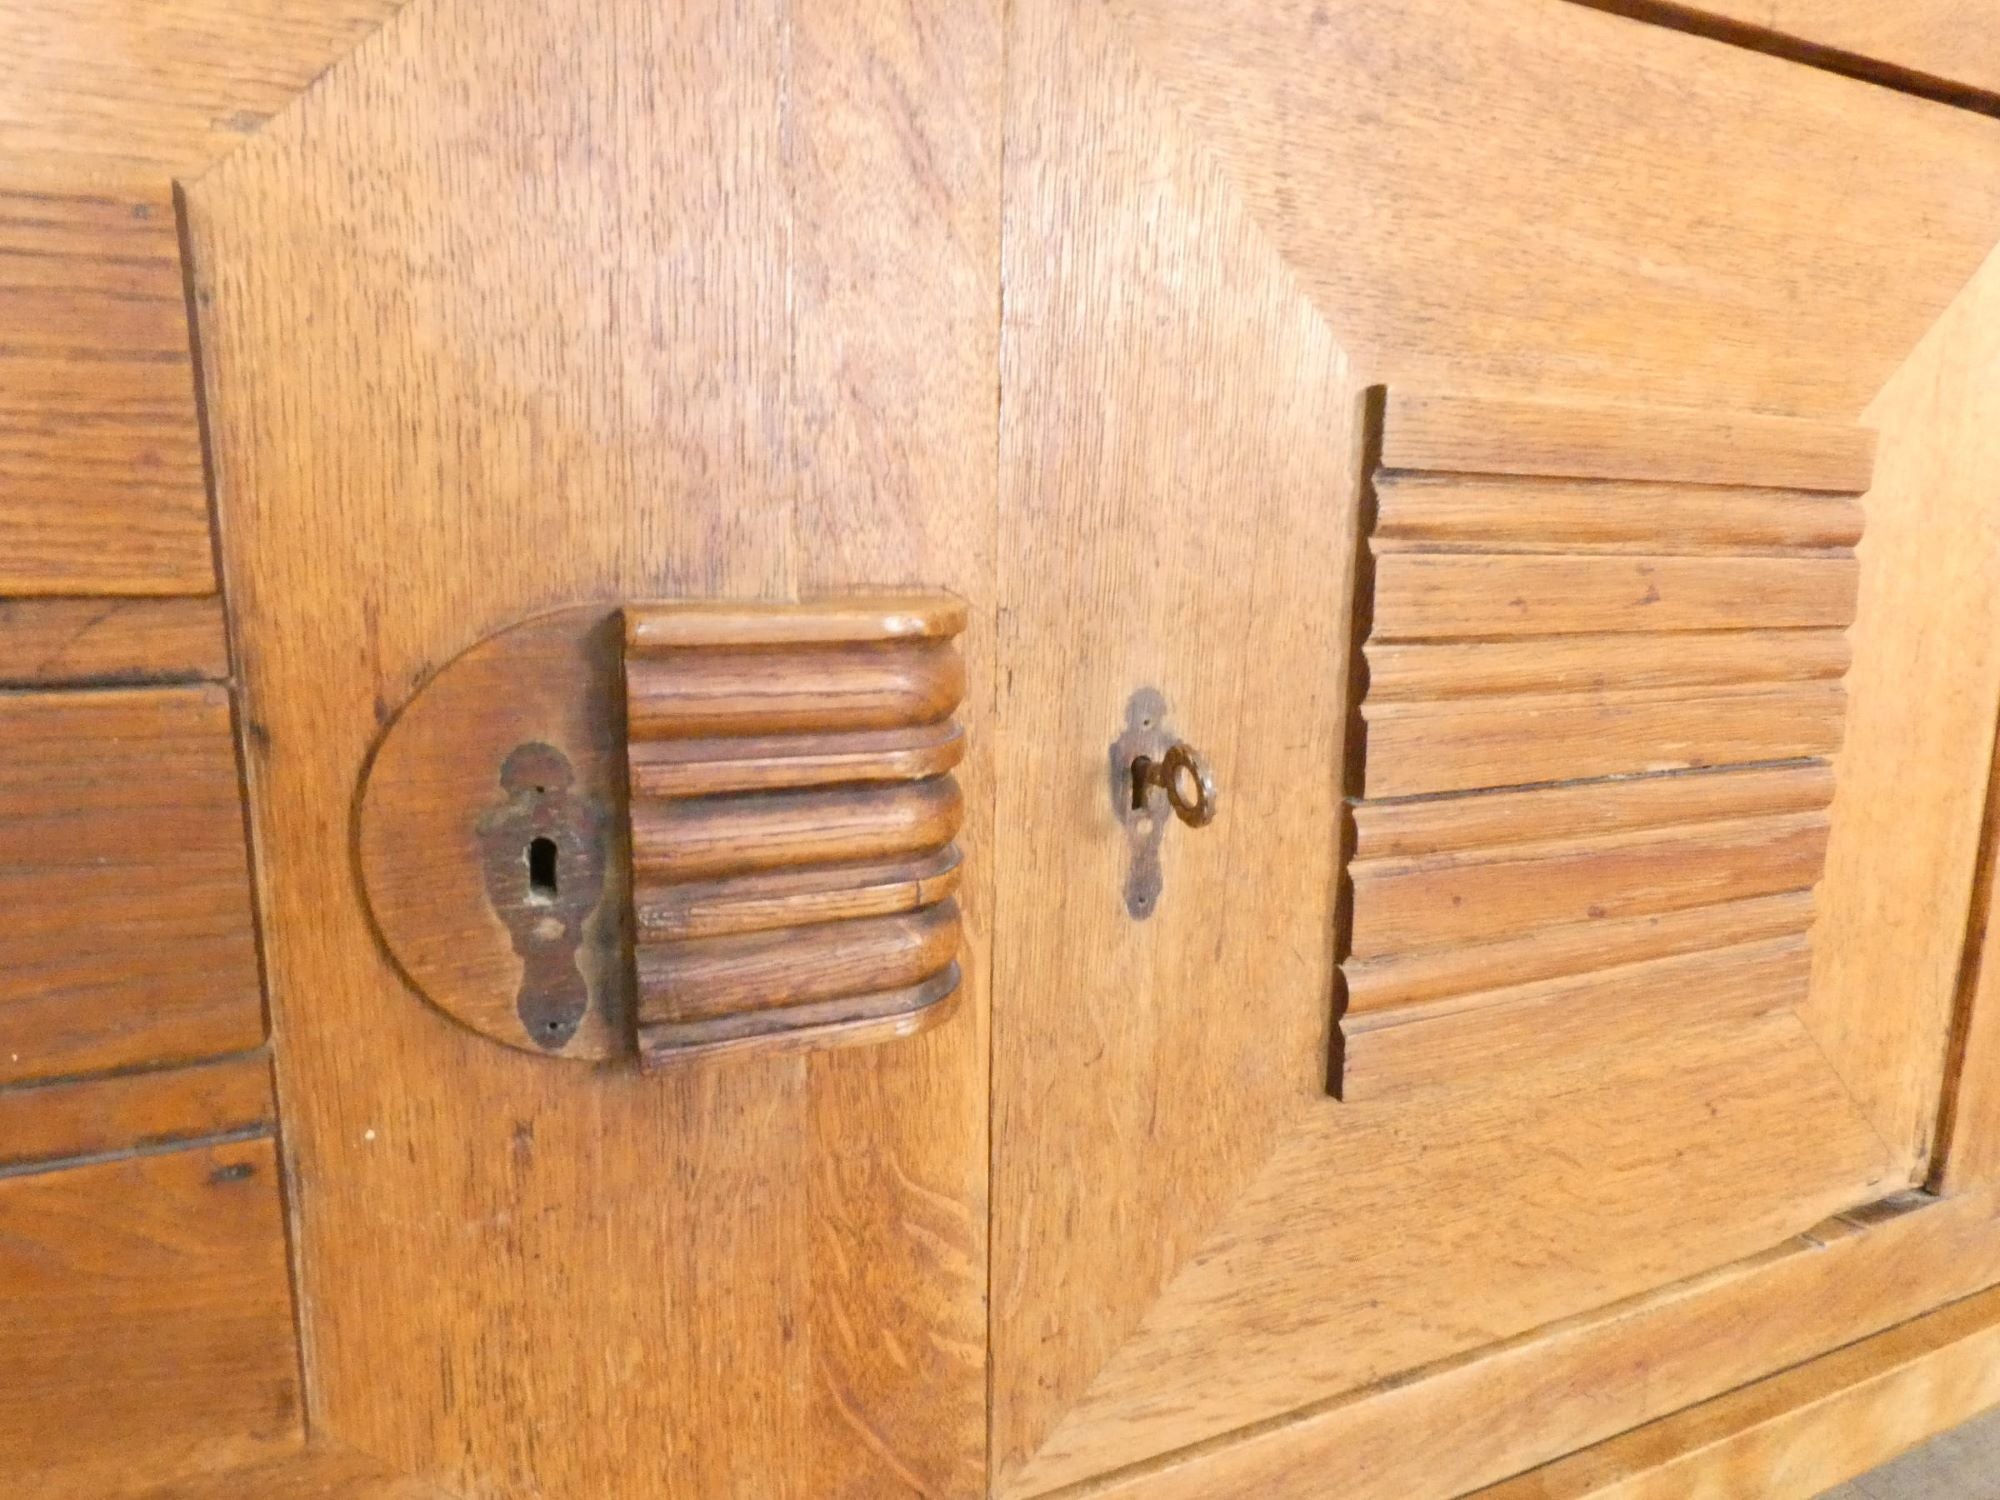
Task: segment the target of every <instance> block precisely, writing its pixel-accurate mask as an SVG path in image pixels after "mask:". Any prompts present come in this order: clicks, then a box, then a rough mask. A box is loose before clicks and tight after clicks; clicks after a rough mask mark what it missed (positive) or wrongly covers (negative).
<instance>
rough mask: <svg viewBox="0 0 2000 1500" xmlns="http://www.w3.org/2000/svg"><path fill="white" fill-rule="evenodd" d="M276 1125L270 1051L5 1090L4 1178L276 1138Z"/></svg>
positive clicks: (1, 1110)
mask: <svg viewBox="0 0 2000 1500" xmlns="http://www.w3.org/2000/svg"><path fill="white" fill-rule="evenodd" d="M275 1120H276V1110H275V1107H274V1105H273V1102H272V1098H271V1060H270V1058H268V1057H267V1056H265V1055H264V1053H262V1052H245V1053H242V1054H240V1055H238V1056H236V1057H228V1058H221V1059H218V1060H217V1061H215V1062H208V1063H198V1064H195V1065H193V1066H190V1067H184V1068H159V1069H150V1070H148V1071H146V1072H141V1073H116V1074H112V1075H110V1076H109V1077H103V1078H79V1079H72V1080H67V1081H64V1082H61V1083H45V1084H39V1085H27V1086H22V1087H15V1088H7V1089H0V1172H5V1171H9V1170H19V1169H22V1168H26V1167H30V1166H38V1165H42V1164H46V1163H48V1162H54V1161H60V1160H63V1159H65V1158H68V1157H79V1156H104V1155H109V1154H111V1153H114V1152H121V1151H133V1150H145V1149H151V1148H154V1147H157V1146H162V1145H166V1144H168V1143H171V1142H174V1141H185V1140H190V1139H194V1138H196V1137H200V1136H218V1135H247V1134H250V1133H252V1132H258V1131H262V1132H265V1133H269V1131H270V1130H271V1127H272V1125H273V1123H274V1122H275Z"/></svg>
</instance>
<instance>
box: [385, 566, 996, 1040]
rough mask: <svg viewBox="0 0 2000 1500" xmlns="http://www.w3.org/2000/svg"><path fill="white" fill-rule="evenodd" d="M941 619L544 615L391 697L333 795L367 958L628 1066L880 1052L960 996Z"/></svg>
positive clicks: (459, 1007) (497, 1024)
mask: <svg viewBox="0 0 2000 1500" xmlns="http://www.w3.org/2000/svg"><path fill="white" fill-rule="evenodd" d="M964 625H965V606H964V604H963V603H962V602H961V601H960V600H958V599H956V598H954V597H952V596H950V595H943V594H924V595H883V596H875V597H865V598H847V599H838V600H830V601H822V602H817V603H808V604H790V605H759V604H726V605H725V604H713V603H668V604H645V605H632V606H626V607H624V608H623V609H618V608H615V607H612V606H584V607H579V608H575V609H568V610H560V611H557V612H555V613H553V614H549V615H543V616H540V617H537V618H536V619H533V620H529V621H526V622H524V623H522V624H520V625H517V626H515V627H513V628H511V629H508V630H505V631H502V632H500V633H498V634H496V635H493V636H490V637H488V638H487V639H486V640H484V641H481V642H480V643H479V644H478V645H476V646H474V647H473V648H472V649H471V650H469V651H467V652H466V653H465V654H463V655H462V656H460V657H458V658H457V659H456V660H454V661H452V662H451V663H449V664H448V665H447V666H445V667H444V668H443V669H442V670H441V671H439V672H438V673H436V674H435V675H434V676H433V677H431V678H430V679H429V681H427V682H426V683H425V684H424V686H423V687H422V688H421V689H419V690H418V692H417V693H416V695H415V696H414V697H413V698H412V699H411V700H410V702H409V703H408V704H406V705H405V706H404V708H403V709H402V711H401V712H400V713H399V714H398V715H397V717H396V718H395V720H394V721H393V722H392V723H391V725H390V726H389V729H388V730H387V732H386V733H385V734H384V736H383V738H382V741H381V743H380V744H379V745H378V746H377V748H376V751H375V754H374V756H373V757H372V759H371V761H370V764H369V768H368V770H367V772H366V781H365V786H364V789H363V795H362V799H361V814H360V827H359V839H358V843H359V850H360V862H361V867H362V876H363V883H364V884H365V886H366V887H367V890H368V896H369V904H370V908H371V910H372V911H373V913H374V916H375V919H376V924H377V927H378V929H379V930H380V932H381V935H382V938H383V941H384V944H385V946H386V947H387V948H388V950H389V952H390V954H391V955H392V956H393V958H394V959H395V961H396V963H397V965H398V967H399V968H400V969H401V970H402V971H403V973H404V975H405V976H406V977H407V978H408V979H409V980H410V982H411V983H412V984H414V985H415V986H416V987H417V989H419V990H420V991H421V992H422V993H423V994H424V995H425V996H426V997H427V998H428V999H430V1000H431V1002H432V1003H433V1004H435V1005H436V1006H437V1007H438V1008H439V1009H441V1010H443V1011H444V1012H446V1013H447V1014H449V1015H451V1016H453V1017H454V1018H456V1019H457V1020H459V1021H461V1022H463V1023H464V1024H466V1025H467V1026H470V1027H471V1028H472V1029H474V1030H475V1031H478V1032H480V1033H482V1034H483V1035H486V1036H488V1037H491V1038H493V1039H494V1040H497V1041H501V1042H505V1043H506V1044H507V1045H509V1046H512V1047H518V1048H521V1049H523V1050H528V1051H534V1052H539V1053H543V1054H547V1055H554V1056H562V1057H571V1058H580V1059H586V1060H593V1061H603V1060H612V1059H617V1058H620V1057H628V1058H629V1057H632V1056H634V1055H636V1056H637V1057H638V1058H639V1060H640V1061H641V1063H642V1064H643V1065H646V1066H649V1067H650V1066H658V1065H661V1064H664V1063H667V1062H671V1061H675V1060H679V1059H684V1058H688V1057H695V1056H710V1055H714V1054H717V1053H726V1052H739V1051H762V1052H769V1051H774V1050H785V1049H791V1048H797V1047H824V1046H841V1045H850V1044H854V1043H858V1042H871V1041H881V1040H887V1039H889V1038H892V1037H897V1036H906V1035H909V1034H912V1033H914V1032H916V1031H920V1030H922V1029H924V1028H926V1027H928V1026H930V1025H933V1024H935V1023H937V1022H938V1021H940V1020H942V1019H944V1018H945V1016H946V1015H947V1014H949V1012H950V1009H951V1006H952V1003H953V1001H954V999H955V997H956V994H957V990H958V982H959V970H958V964H957V956H958V948H959V914H958V906H957V903H956V901H955V900H954V899H953V896H954V893H955V892H956V890H957V889H958V884H959V863H960V855H959V852H958V849H957V847H956V845H955V844H954V843H953V842H952V840H953V838H954V836H955V835H956V834H957V832H958V828H959V824H960V822H961V818H962V799H961V797H960V793H959V789H958V784H957V781H956V779H955V778H954V776H953V775H952V772H953V769H954V768H955V767H956V766H957V765H958V764H959V761H960V759H961V757H962V756H963V753H964V737H963V735H962V733H961V731H960V729H959V728H958V726H957V724H956V723H955V722H954V721H953V718H952V714H953V712H954V710H956V708H957V707H958V704H959V700H960V699H961V697H962V696H963V694H964V690H965V668H964V663H963V661H962V659H961V658H960V656H959V652H958V647H957V644H956V637H957V636H958V635H959V633H960V632H961V631H962V630H963V629H964Z"/></svg>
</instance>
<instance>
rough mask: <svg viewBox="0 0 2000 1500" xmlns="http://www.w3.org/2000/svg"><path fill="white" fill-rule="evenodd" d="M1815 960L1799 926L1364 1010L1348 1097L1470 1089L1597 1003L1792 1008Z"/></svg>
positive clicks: (1354, 1031) (1686, 1008) (1528, 1056)
mask: <svg viewBox="0 0 2000 1500" xmlns="http://www.w3.org/2000/svg"><path fill="white" fill-rule="evenodd" d="M1809 970H1810V957H1809V950H1808V947H1807V943H1806V939H1805V935H1804V934H1803V933H1802V932H1798V931H1796V930H1794V931H1792V932H1789V933H1786V934H1784V935H1782V936H1779V937H1775V938H1764V939H1762V940H1759V941H1751V942H1743V943H1740V944H1738V945H1736V946H1731V947H1720V946H1718V947H1713V948H1706V949H1699V950H1696V951H1694V952H1691V953H1681V954H1674V955H1670V956H1668V957H1664V958H1655V959H1650V960H1645V961H1641V962H1635V963H1629V964H1623V965H1617V966H1611V965H1605V966H1602V967H1599V968H1597V969H1596V970H1595V971H1594V972H1589V973H1579V974H1566V975H1563V976H1561V977H1558V978H1554V979H1543V980H1539V981H1534V982H1530V983H1524V984H1518V985H1513V986H1509V987H1504V988H1503V987H1500V986H1497V985H1496V986H1494V987H1492V988H1490V989H1487V990H1484V991H1481V992H1477V993H1474V994H1468V995H1458V996H1454V997H1452V998H1450V999H1447V1000H1443V1001H1439V1002H1436V1003H1434V1004H1431V1005H1424V1006H1412V1007H1408V1008H1405V1009H1400V1010H1394V1011H1385V1012H1377V1013H1373V1014H1368V1015H1364V1016H1362V1017H1360V1018H1358V1019H1357V1021H1356V1022H1355V1023H1354V1024H1351V1025H1349V1026H1348V1028H1347V1033H1348V1061H1349V1065H1350V1071H1349V1075H1348V1079H1347V1088H1346V1092H1345V1094H1344V1095H1343V1098H1345V1099H1346V1100H1348V1101H1349V1102H1352V1103H1371V1102H1375V1101H1378V1100H1383V1099H1394V1098H1405V1097H1410V1096H1414V1095H1418V1094H1423V1093H1433V1092H1437V1091H1440V1090H1448V1089H1452V1088H1460V1089H1462V1088H1464V1087H1465V1086H1466V1084H1467V1081H1468V1080H1471V1079H1476V1078H1478V1077H1480V1076H1482V1074H1484V1075H1487V1076H1493V1077H1504V1076H1506V1074H1507V1073H1509V1072H1511V1071H1517V1070H1520V1069H1522V1068H1524V1067H1525V1066H1527V1065H1529V1064H1530V1063H1531V1062H1532V1060H1533V1058H1534V1056H1535V1054H1536V1053H1537V1052H1538V1051H1539V1050H1540V1049H1542V1048H1546V1047H1549V1046H1551V1045H1556V1044H1557V1041H1556V1039H1557V1038H1559V1037H1560V1036H1561V1035H1562V1033H1563V1029H1564V1027H1565V1026H1571V1025H1574V1024H1575V1022H1574V1020H1573V1017H1574V1015H1575V1014H1577V1013H1581V1012H1586V1011H1590V1010H1597V1011H1606V1012H1614V1011H1636V1010H1641V1009H1653V1010H1658V1011H1661V1012H1662V1013H1664V1014H1667V1015H1669V1016H1671V1015H1676V1014H1679V1015H1683V1016H1685V1017H1687V1018H1688V1021H1689V1023H1690V1025H1693V1024H1695V1023H1696V1022H1697V1021H1698V1020H1700V1019H1704V1018H1707V1017H1711V1016H1715V1017H1723V1018H1738V1019H1743V1018H1754V1017H1756V1016H1759V1015H1762V1014H1764V1013H1767V1012H1773V1013H1782V1012H1784V1011H1785V1009H1786V1007H1788V1006H1792V1005H1796V1004H1797V1003H1798V1002H1799V1001H1800V1000H1802V999H1804V998H1805V992H1806V977H1807V974H1808V972H1809ZM1794 1025H1796V1023H1794Z"/></svg>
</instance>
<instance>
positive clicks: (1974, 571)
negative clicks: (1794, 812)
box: [1803, 259, 2000, 1173]
mask: <svg viewBox="0 0 2000 1500" xmlns="http://www.w3.org/2000/svg"><path fill="white" fill-rule="evenodd" d="M1868 416H1869V420H1870V421H1871V422H1873V423H1874V424H1875V425H1876V426H1877V427H1879V429H1880V431H1881V442H1880V447H1879V450H1878V453H1877V461H1876V480H1875V485H1874V487H1873V488H1872V489H1871V490H1870V491H1869V493H1868V495H1867V496H1866V499H1865V502H1864V503H1865V504H1866V506H1867V509H1868V535H1867V539H1866V540H1865V541H1864V542H1863V543H1862V545H1861V548H1860V556H1861V562H1862V578H1861V601H1860V612H1859V614H1858V615H1857V617H1856V620H1855V628H1854V633H1853V638H1854V668H1853V670H1852V671H1851V672H1850V673H1849V674H1848V677H1847V691H1848V701H1849V709H1848V720H1847V734H1846V739H1845V742H1844V745H1843V748H1842V751H1841V755H1840V759H1839V762H1838V772H1839V780H1838V788H1837V790H1836V792H1835V794H1834V801H1833V835H1832V839H1831V841H1830V843H1829V844H1828V847H1827V858H1826V875H1825V878H1824V880H1823V881H1822V883H1821V886H1820V917H1821V920H1820V923H1819V929H1818V936H1817V939H1816V945H1815V950H1814V972H1813V989H1812V998H1811V999H1810V1001H1808V1003H1807V1005H1806V1008H1805V1010H1804V1012H1803V1015H1804V1016H1805V1019H1806V1020H1807V1023H1808V1024H1809V1025H1810V1026H1811V1027H1812V1028H1813V1031H1814V1034H1815V1035H1816V1036H1817V1037H1818V1038H1819V1040H1820V1043H1821V1045H1822V1046H1823V1047H1824V1048H1825V1049H1826V1053H1827V1056H1828V1058H1829V1059H1830V1060H1831V1061H1832V1063H1833V1064H1834V1066H1835V1067H1836V1068H1837V1069H1839V1071H1840V1074H1841V1076H1842V1077H1843V1078H1844V1079H1846V1081H1847V1083H1848V1085H1849V1087H1850V1088H1851V1089H1852V1090H1853V1092H1854V1095H1855V1097H1856V1098H1857V1099H1858V1100H1860V1101H1861V1102H1862V1103H1863V1105H1864V1107H1865V1108H1866V1109H1867V1110H1868V1112H1869V1114H1870V1115H1871V1117H1872V1118H1873V1119H1874V1121H1875V1124H1876V1128H1877V1129H1878V1130H1879V1131H1880V1132H1881V1133H1882V1136H1883V1138H1884V1139H1886V1140H1888V1141H1890V1142H1891V1143H1892V1144H1893V1145H1895V1146H1896V1148H1897V1149H1898V1150H1899V1151H1901V1152H1903V1153H1904V1154H1905V1155H1906V1157H1907V1159H1908V1160H1909V1162H1910V1166H1911V1170H1912V1171H1913V1172H1918V1173H1920V1172H1921V1171H1922V1170H1923V1164H1924V1162H1925V1161H1926V1159H1927V1157H1928V1155H1929V1153H1930V1151H1931V1149H1932V1138H1933V1134H1934V1131H1935V1125H1936V1119H1937V1110H1938V1097H1939V1089H1938V1081H1939V1074H1940V1071H1941V1069H1942V1066H1943V1060H1944V1056H1945V1052H1946V1046H1947V1036H1948V1033H1949V1030H1950V1026H1951V1016H1952V1012H1953V1002H1954V998H1955V996H1956V993H1957V988H1958V979H1959V969H1960V963H1961V960H1962V958H1963V956H1964V938H1965V929H1966V925H1967V920H1968V916H1969V908H1970V901H1971V890H1972V882H1973V873H1974V869H1975V867H1976V865H1977V862H1978V853H1977V851H1978V845H1979V836H1980V835H1979V830H1980V820H1981V817H1982V813H1983V810H1984V808H1985V805H1986V797H1987V784H1988V776H1989V772H1990V770H1991V767H1992V753H1993V736H1994V726H1995V724H1996V722H2000V259H1995V260H1990V261H1989V262H1988V263H1987V264H1986V266H1985V267H1984V268H1983V269H1982V270H1981V271H1980V273H1979V275H1978V276H1977V277H1976V278H1975V279H1974V280H1973V281H1972V283H1971V284H1970V285H1969V286H1967V287H1966V289H1965V291H1964V293H1963V294H1962V295H1961V296H1960V297H1959V299H1958V300H1957V302H1955V303H1954V304H1953V306H1952V308H1951V309H1950V311H1949V312H1948V313H1947V314H1946V315H1945V316H1944V317H1943V318H1941V319H1940V320H1939V321H1938V324H1937V326H1936V327H1935V328H1933V329H1932V330H1931V331H1930V333H1929V334H1927V335H1926V336H1925V338H1924V339H1923V341H1922V342H1921V343H1920V344H1919V345H1918V346H1917V348H1916V349H1915V350H1914V351H1912V353H1911V354H1910V356H1909V359H1908V360H1907V361H1906V362H1905V364H1904V365H1903V367H1902V369H1900V370H1899V371H1898V372H1897V373H1896V375H1895V377H1894V378H1893V379H1892V380H1891V381H1890V382H1889V383H1888V385H1886V386H1885V387H1884V388H1883V391H1882V394H1881V396H1880V397H1879V398H1878V399H1877V400H1876V402H1875V403H1874V405H1873V406H1872V407H1871V408H1870V409H1869V414H1868ZM1886 994H1893V995H1895V996H1896V997H1897V1002H1896V1003H1895V1004H1894V1005H1884V1004H1882V1002H1881V997H1882V996H1883V995H1886Z"/></svg>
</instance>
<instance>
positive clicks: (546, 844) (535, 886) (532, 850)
mask: <svg viewBox="0 0 2000 1500" xmlns="http://www.w3.org/2000/svg"><path fill="white" fill-rule="evenodd" d="M528 897H529V899H530V900H533V901H553V900H555V898H556V841H555V840H554V839H546V838H537V839H530V840H528Z"/></svg>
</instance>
